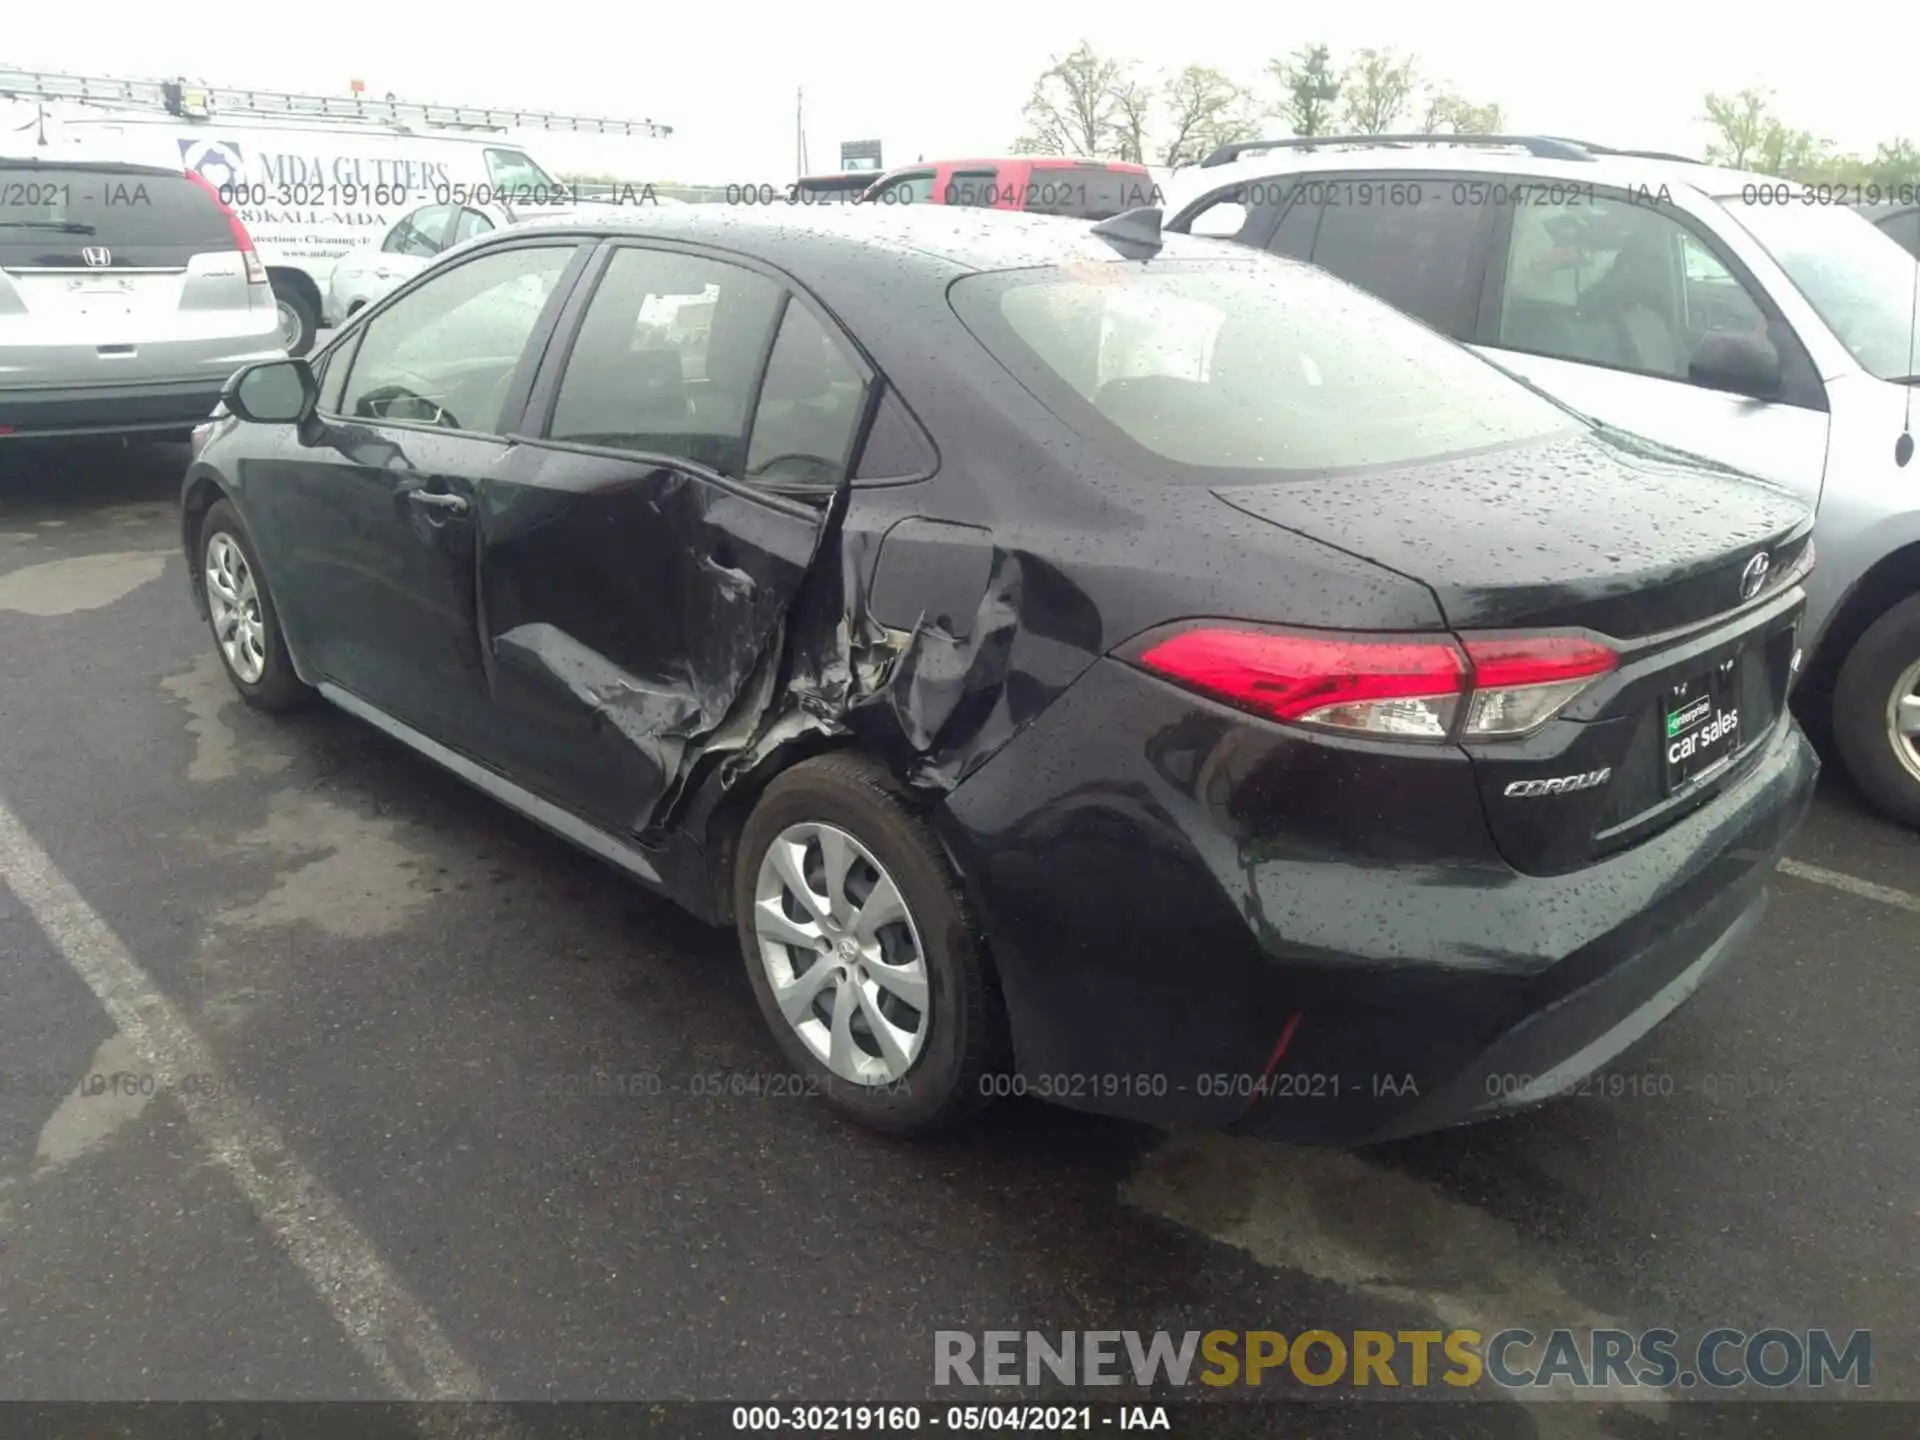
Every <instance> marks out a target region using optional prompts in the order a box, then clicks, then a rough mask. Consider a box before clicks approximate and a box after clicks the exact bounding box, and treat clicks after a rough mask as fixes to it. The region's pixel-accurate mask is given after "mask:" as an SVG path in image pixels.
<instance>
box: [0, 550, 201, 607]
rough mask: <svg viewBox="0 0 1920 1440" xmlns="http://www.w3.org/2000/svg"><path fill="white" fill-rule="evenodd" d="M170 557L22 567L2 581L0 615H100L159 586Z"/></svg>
mask: <svg viewBox="0 0 1920 1440" xmlns="http://www.w3.org/2000/svg"><path fill="white" fill-rule="evenodd" d="M168 554H169V552H168V551H165V550H128V551H121V552H117V553H113V554H107V555H74V556H70V557H68V558H67V559H64V560H45V561H42V562H41V563H40V564H38V565H23V566H22V567H21V568H20V569H18V570H10V571H8V572H7V573H6V574H4V575H0V610H12V611H14V612H16V613H18V614H21V615H41V616H47V615H71V614H73V613H74V612H75V611H77V610H98V609H100V608H101V607H102V606H105V605H111V604H113V603H114V602H115V601H116V600H122V599H125V598H126V597H127V596H128V595H131V594H132V593H133V592H134V591H135V590H138V589H139V588H140V587H141V586H142V585H151V584H152V583H153V582H154V581H155V580H158V579H159V578H160V576H161V574H162V572H164V571H165V570H166V568H167V557H168Z"/></svg>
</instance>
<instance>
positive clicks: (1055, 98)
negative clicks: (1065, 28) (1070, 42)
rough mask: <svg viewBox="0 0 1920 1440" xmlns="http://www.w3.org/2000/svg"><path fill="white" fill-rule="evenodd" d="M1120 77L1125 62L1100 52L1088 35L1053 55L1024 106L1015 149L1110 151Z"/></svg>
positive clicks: (1063, 152)
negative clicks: (1088, 41)
mask: <svg viewBox="0 0 1920 1440" xmlns="http://www.w3.org/2000/svg"><path fill="white" fill-rule="evenodd" d="M1120 79H1121V73H1120V63H1119V62H1118V61H1117V60H1108V59H1105V58H1104V57H1102V56H1100V55H1099V54H1097V53H1096V52H1095V51H1094V48H1093V46H1092V45H1090V44H1088V43H1087V42H1086V41H1085V40H1082V41H1081V42H1080V43H1079V44H1078V45H1076V46H1075V47H1074V48H1073V50H1072V51H1071V52H1069V53H1068V54H1067V55H1065V56H1056V57H1054V58H1053V63H1052V64H1050V65H1049V66H1048V67H1047V68H1046V69H1045V70H1043V71H1041V73H1040V78H1039V79H1037V80H1035V81H1034V82H1033V93H1032V94H1031V95H1030V96H1029V97H1028V98H1027V103H1026V105H1025V106H1024V107H1023V108H1022V110H1021V115H1022V117H1023V119H1024V120H1025V122H1026V126H1025V129H1023V130H1022V131H1021V134H1020V138H1019V139H1018V140H1016V141H1014V143H1013V148H1014V151H1015V153H1016V154H1021V155H1046V154H1053V155H1085V156H1088V157H1090V158H1091V157H1094V156H1101V155H1106V154H1109V153H1110V152H1111V151H1112V150H1113V148H1114V146H1115V141H1116V138H1117V135H1118V124H1119V108H1118V106H1117V104H1116V103H1115V100H1114V87H1115V86H1116V85H1117V84H1118V83H1119V82H1120Z"/></svg>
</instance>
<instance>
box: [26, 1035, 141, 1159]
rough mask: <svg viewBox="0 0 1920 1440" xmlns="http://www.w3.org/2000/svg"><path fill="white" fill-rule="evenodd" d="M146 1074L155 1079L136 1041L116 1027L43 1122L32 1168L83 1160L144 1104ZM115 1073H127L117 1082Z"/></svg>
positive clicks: (117, 1074)
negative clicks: (141, 1055)
mask: <svg viewBox="0 0 1920 1440" xmlns="http://www.w3.org/2000/svg"><path fill="white" fill-rule="evenodd" d="M142 1076H147V1078H149V1079H150V1078H151V1076H150V1075H148V1067H147V1066H146V1064H145V1063H144V1062H143V1061H142V1060H141V1058H140V1054H139V1052H138V1051H137V1050H135V1049H134V1047H133V1044H132V1042H130V1041H129V1040H128V1039H127V1037H126V1036H124V1035H121V1034H119V1033H117V1032H116V1033H115V1034H113V1035H112V1036H110V1037H108V1039H107V1040H106V1041H105V1042H104V1043H103V1044H102V1045H101V1046H100V1048H99V1049H98V1050H96V1051H94V1052H93V1059H92V1060H90V1061H88V1062H87V1067H86V1069H85V1071H83V1072H82V1074H81V1075H80V1077H79V1078H78V1079H77V1080H76V1081H75V1084H74V1089H73V1091H72V1092H71V1093H70V1094H68V1095H67V1097H66V1098H65V1099H64V1100H62V1101H61V1102H60V1105H59V1108H58V1109H56V1110H55V1111H54V1112H53V1114H52V1115H50V1116H48V1117H47V1123H46V1124H45V1125H42V1126H41V1127H40V1138H39V1139H38V1140H37V1141H35V1143H34V1147H33V1165H34V1173H35V1174H36V1175H40V1174H45V1173H48V1172H51V1171H54V1170H58V1169H59V1168H60V1167H61V1166H63V1165H67V1164H70V1163H71V1162H72V1161H74V1160H77V1159H79V1158H80V1157H81V1156H82V1155H84V1154H86V1153H87V1152H88V1151H89V1150H92V1149H93V1148H94V1147H96V1146H97V1145H99V1144H100V1143H101V1142H102V1141H104V1140H106V1139H107V1137H108V1136H110V1135H112V1134H113V1133H114V1132H115V1131H116V1130H118V1129H119V1128H120V1127H121V1126H122V1125H124V1124H126V1123H127V1122H128V1121H129V1120H131V1119H133V1118H134V1117H135V1116H136V1115H138V1114H139V1113H140V1112H141V1111H142V1110H144V1109H146V1108H147V1105H148V1103H149V1102H150V1101H151V1100H152V1099H153V1096H152V1094H151V1093H146V1094H143V1093H141V1089H142V1085H141V1077H142ZM95 1077H99V1078H98V1079H96V1078H95ZM116 1077H124V1078H121V1079H119V1080H118V1082H116ZM96 1086H98V1087H99V1088H98V1091H97V1093H95V1087H96Z"/></svg>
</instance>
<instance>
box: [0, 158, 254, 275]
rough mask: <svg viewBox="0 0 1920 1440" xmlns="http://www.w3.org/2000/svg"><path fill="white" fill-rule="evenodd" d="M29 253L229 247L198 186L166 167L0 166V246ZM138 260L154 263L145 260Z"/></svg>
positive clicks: (219, 215) (228, 228)
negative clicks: (130, 248) (131, 248)
mask: <svg viewBox="0 0 1920 1440" xmlns="http://www.w3.org/2000/svg"><path fill="white" fill-rule="evenodd" d="M22 245H26V246H29V247H31V248H32V249H33V250H34V251H35V252H36V253H45V252H47V251H49V250H52V251H58V252H64V251H65V250H67V249H72V250H73V251H74V252H75V261H74V263H76V264H78V263H81V261H80V260H79V259H78V252H79V250H80V249H81V248H82V247H105V248H107V249H109V250H111V249H113V248H115V247H137V248H138V249H139V250H140V251H142V252H146V253H147V254H148V256H151V253H152V252H154V251H156V250H164V251H174V252H178V253H179V254H180V256H181V257H183V260H184V257H186V256H191V255H198V254H204V253H205V252H207V251H209V250H236V249H238V248H239V242H238V241H237V240H236V239H235V238H234V233H233V227H232V223H231V222H230V221H229V220H228V219H227V216H226V213H225V212H224V211H223V210H222V209H221V208H220V204H219V202H218V200H216V199H215V198H214V196H213V194H212V193H211V192H210V191H208V190H207V189H206V188H205V187H204V186H202V185H200V184H199V183H198V182H196V181H194V180H190V179H188V178H187V176H186V175H184V174H182V173H180V172H178V171H172V170H147V169H141V168H137V167H120V166H98V167H96V166H79V165H31V166H27V165H22V166H13V165H0V246H5V247H6V248H7V249H9V250H18V248H19V247H20V246H22ZM144 263H156V261H155V260H154V259H152V258H148V259H147V260H145V261H144Z"/></svg>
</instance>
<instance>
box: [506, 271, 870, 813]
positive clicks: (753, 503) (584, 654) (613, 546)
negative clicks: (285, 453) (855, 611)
mask: <svg viewBox="0 0 1920 1440" xmlns="http://www.w3.org/2000/svg"><path fill="white" fill-rule="evenodd" d="M597 266H598V273H597V274H596V275H593V276H590V277H589V279H588V280H587V281H586V282H584V283H583V284H582V286H581V293H580V295H579V296H578V297H576V300H575V301H574V302H573V303H571V304H570V305H569V307H568V310H569V312H570V313H569V315H568V316H567V317H563V320H562V322H561V331H560V334H559V336H558V337H557V338H556V340H555V343H554V344H553V346H552V347H551V348H550V350H549V354H548V359H547V362H546V363H545V365H544V366H543V367H542V371H541V375H540V378H539V380H538V381H537V382H536V385H535V388H534V392H533V393H534V399H533V405H532V406H531V407H530V409H529V413H528V416H527V421H526V426H525V428H526V429H527V431H529V432H530V433H531V434H537V435H539V436H540V438H539V439H531V438H529V439H527V440H525V441H524V443H522V444H520V445H517V446H516V447H515V450H514V452H513V454H512V455H511V456H510V457H509V459H508V461H507V463H505V464H503V465H502V466H500V467H499V468H497V469H495V470H493V471H492V472H491V473H489V474H487V475H485V476H484V477H482V478H481V479H480V482H479V487H478V488H479V504H480V525H479V537H478V540H479V547H480V550H479V576H480V624H481V627H482V638H483V641H484V644H485V645H486V648H487V655H488V660H489V663H490V665H491V667H492V684H493V694H494V698H495V702H496V711H495V714H496V720H497V723H498V725H499V727H500V728H499V733H498V735H497V736H496V743H497V744H498V745H499V747H500V749H499V752H498V758H497V759H496V761H495V763H497V764H499V765H500V766H501V768H503V769H505V770H507V771H508V773H510V774H512V775H514V777H515V778H516V779H518V780H520V781H521V783H523V784H526V785H528V786H529V787H530V788H533V789H535V790H538V791H541V792H543V793H545V794H547V795H548V796H550V797H551V798H553V799H554V800H556V801H558V802H559V803H560V804H562V805H565V806H567V807H568V808H569V809H572V810H573V811H575V812H576V813H578V814H581V815H584V816H586V817H587V818H589V819H591V820H594V821H595V822H597V823H599V824H601V825H603V826H605V827H606V828H608V829H609V830H613V831H616V832H628V833H641V832H645V831H647V830H648V829H649V828H652V827H653V826H654V825H655V822H656V821H657V820H660V819H663V818H664V815H663V810H664V807H665V806H666V805H667V804H669V803H670V802H671V800H672V798H673V796H674V795H675V794H676V793H677V792H678V790H679V788H680V786H681V785H682V784H683V782H684V781H685V780H686V778H687V777H688V774H689V771H690V768H691V766H692V764H693V762H694V761H695V760H696V759H697V758H698V757H699V755H700V754H701V753H702V751H703V749H704V746H705V744H706V742H707V741H708V739H709V738H710V737H711V736H712V734H713V732H714V730H715V729H716V727H718V726H720V725H721V724H722V722H723V721H726V720H728V719H729V716H730V713H731V712H733V711H734V710H735V707H736V702H742V706H743V708H750V706H751V704H752V700H751V697H749V699H748V700H746V701H744V702H743V701H742V695H743V692H744V691H746V690H747V688H748V687H749V685H750V684H751V683H752V682H754V681H755V680H756V679H759V680H766V679H768V678H770V677H769V676H768V675H767V673H766V671H765V670H764V669H763V667H765V666H768V665H770V664H771V663H772V662H774V661H776V660H777V659H778V645H779V640H780V635H781V622H782V619H783V617H784V616H785V614H786V611H787V609H788V607H789V605H790V604H791V602H792V601H793V599H794V597H795V595H796V594H797V592H798V591H799V588H800V584H801V581H802V580H803V579H804V578H805V576H806V573H807V569H808V566H809V565H810V564H811V563H812V560H813V557H814V553H815V551H816V549H817V548H818V546H819V543H820V540H821V537H822V535H823V533H824V532H825V529H826V523H827V510H828V504H829V502H830V501H831V499H832V497H833V494H834V492H835V491H836V490H837V489H838V488H839V487H840V485H841V484H843V483H844V482H845V480H846V476H847V471H848V465H849V461H850V456H851V451H852V448H853V444H854V440H855V436H856V434H857V433H858V431H859V428H860V422H861V419H862V415H863V412H864V410H865V407H866V401H867V394H868V381H869V378H870V377H869V376H868V374H867V373H866V372H865V369H864V366H863V364H862V363H861V362H860V361H859V360H858V358H857V356H856V354H855V352H854V351H853V350H852V348H851V347H850V346H849V345H847V344H846V342H845V339H844V337H843V336H841V335H840V334H839V333H838V331H837V330H836V329H835V328H834V327H833V326H832V324H831V322H829V321H826V320H825V319H824V318H823V317H822V316H821V315H820V314H818V313H817V312H816V311H815V310H813V309H812V308H810V306H809V304H808V303H807V302H806V301H804V300H802V299H801V298H800V297H798V296H797V295H795V294H794V293H793V292H792V291H791V290H790V289H789V287H788V286H787V285H786V284H785V283H784V282H783V281H781V280H780V279H777V278H775V277H774V276H773V275H772V274H770V273H764V272H762V271H760V270H757V269H750V268H747V267H746V266H744V265H742V264H739V263H735V262H733V261H730V260H729V261H723V260H719V259H715V258H712V257H709V256H707V255H705V254H701V253H697V252H694V251H691V250H686V249H679V248H667V247H665V246H654V245H645V244H635V243H629V242H609V243H608V244H607V245H606V246H605V247H604V249H603V250H602V252H601V254H600V256H599V257H598V260H597ZM748 718H749V719H750V718H751V716H749V717H748Z"/></svg>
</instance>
